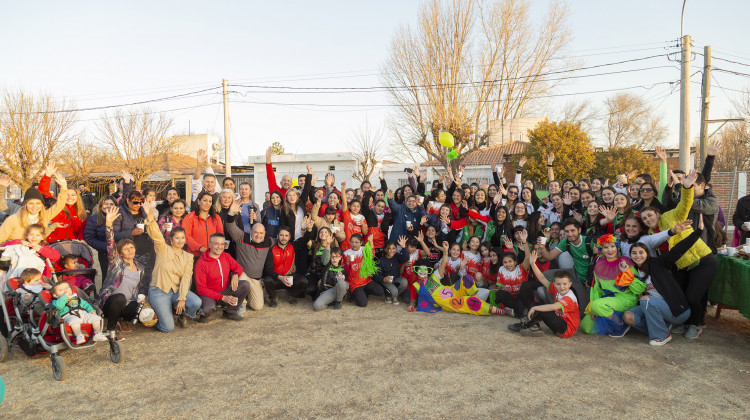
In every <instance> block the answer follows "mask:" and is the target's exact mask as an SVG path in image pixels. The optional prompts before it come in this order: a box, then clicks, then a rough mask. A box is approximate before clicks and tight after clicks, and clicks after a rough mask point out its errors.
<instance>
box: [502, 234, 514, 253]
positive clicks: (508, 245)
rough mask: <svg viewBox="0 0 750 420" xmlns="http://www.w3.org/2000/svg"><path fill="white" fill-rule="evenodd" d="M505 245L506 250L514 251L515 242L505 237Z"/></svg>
mask: <svg viewBox="0 0 750 420" xmlns="http://www.w3.org/2000/svg"><path fill="white" fill-rule="evenodd" d="M504 245H505V249H509V250H511V249H513V241H511V240H510V238H509V237H507V236H506V237H505V244H504Z"/></svg>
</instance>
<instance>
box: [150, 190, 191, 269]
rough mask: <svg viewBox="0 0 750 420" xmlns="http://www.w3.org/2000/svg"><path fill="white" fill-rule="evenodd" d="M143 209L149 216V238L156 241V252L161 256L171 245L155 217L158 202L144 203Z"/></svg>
mask: <svg viewBox="0 0 750 420" xmlns="http://www.w3.org/2000/svg"><path fill="white" fill-rule="evenodd" d="M143 209H144V210H146V215H147V217H146V223H148V227H147V228H146V233H148V236H149V237H151V240H153V241H154V251H156V253H157V254H159V253H161V252H163V251H164V250H165V249H166V248H167V247H169V245H167V242H166V241H165V240H164V235H162V233H161V229H159V224H158V223H156V218H155V217H154V209H156V202H155V201H152V202H150V203H143ZM191 268H192V267H191ZM191 271H192V270H191Z"/></svg>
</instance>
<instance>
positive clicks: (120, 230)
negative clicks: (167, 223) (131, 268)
mask: <svg viewBox="0 0 750 420" xmlns="http://www.w3.org/2000/svg"><path fill="white" fill-rule="evenodd" d="M143 200H144V196H143V194H141V193H140V192H139V191H130V192H128V193H127V195H126V196H125V200H123V203H122V205H120V217H118V218H117V219H116V220H115V221H114V224H113V226H112V227H113V228H114V231H115V241H117V243H119V242H120V241H121V240H123V239H130V240H132V241H133V244H134V245H135V259H136V260H137V261H138V264H139V266H141V267H142V268H143V271H144V277H145V280H144V281H145V282H146V284H148V283H149V282H151V270H152V269H153V267H154V258H155V257H156V254H155V253H154V242H153V241H152V240H151V238H149V236H148V235H147V234H146V231H145V227H146V212H145V211H144V210H143V207H142V205H143Z"/></svg>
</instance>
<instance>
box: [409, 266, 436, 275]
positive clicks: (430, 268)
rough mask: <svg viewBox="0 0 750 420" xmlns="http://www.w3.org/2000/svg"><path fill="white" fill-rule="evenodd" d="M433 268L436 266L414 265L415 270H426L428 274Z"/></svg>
mask: <svg viewBox="0 0 750 420" xmlns="http://www.w3.org/2000/svg"><path fill="white" fill-rule="evenodd" d="M433 270H434V268H432V267H425V266H419V267H414V272H419V271H426V272H427V274H432V271H433Z"/></svg>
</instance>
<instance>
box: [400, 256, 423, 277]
mask: <svg viewBox="0 0 750 420" xmlns="http://www.w3.org/2000/svg"><path fill="white" fill-rule="evenodd" d="M420 258H422V250H421V249H418V250H416V251H414V252H412V253H411V254H409V261H406V262H405V263H404V264H403V270H402V271H401V276H402V277H403V278H405V279H406V280H407V281H409V284H412V283H414V282H415V281H417V274H416V273H415V272H414V263H415V262H417V260H418V259H420Z"/></svg>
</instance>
